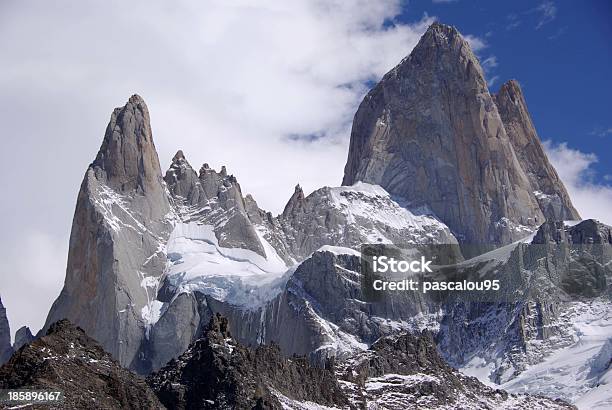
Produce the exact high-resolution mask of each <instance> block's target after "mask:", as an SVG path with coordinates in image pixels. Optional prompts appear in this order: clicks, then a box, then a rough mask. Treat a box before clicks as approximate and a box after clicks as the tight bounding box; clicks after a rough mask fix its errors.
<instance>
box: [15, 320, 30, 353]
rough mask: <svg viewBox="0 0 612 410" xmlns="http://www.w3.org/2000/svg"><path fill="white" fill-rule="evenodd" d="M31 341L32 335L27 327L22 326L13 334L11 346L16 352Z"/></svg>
mask: <svg viewBox="0 0 612 410" xmlns="http://www.w3.org/2000/svg"><path fill="white" fill-rule="evenodd" d="M33 340H34V335H32V332H31V331H30V328H29V327H27V326H22V327H20V328H19V330H17V332H16V333H15V344H14V345H13V349H14V350H15V351H17V350H19V349H20V348H21V346H24V345H27V344H29V343H31V342H32V341H33Z"/></svg>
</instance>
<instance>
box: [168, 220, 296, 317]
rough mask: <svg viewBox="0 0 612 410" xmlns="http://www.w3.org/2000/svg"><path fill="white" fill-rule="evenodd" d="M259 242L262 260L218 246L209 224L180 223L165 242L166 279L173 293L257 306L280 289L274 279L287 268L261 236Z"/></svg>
mask: <svg viewBox="0 0 612 410" xmlns="http://www.w3.org/2000/svg"><path fill="white" fill-rule="evenodd" d="M258 233H259V232H258ZM259 240H260V241H261V244H262V245H263V249H264V251H265V255H266V256H265V257H264V256H262V255H259V254H258V253H256V252H254V251H252V250H250V249H241V248H228V247H224V246H221V245H220V244H219V241H218V240H217V237H216V236H215V232H214V229H213V226H211V225H200V224H198V223H197V222H180V223H178V224H177V225H176V226H175V228H174V231H173V232H172V234H171V235H170V240H169V241H168V246H167V254H168V268H167V270H166V280H167V282H168V284H170V285H171V286H172V287H173V288H174V289H175V291H176V292H177V293H181V292H196V291H197V292H200V293H202V294H207V295H210V296H212V297H214V298H215V299H217V300H219V301H222V302H228V303H231V304H236V305H246V306H251V307H252V306H255V305H257V304H260V303H262V302H264V301H266V300H269V299H271V298H272V297H274V296H275V295H276V294H277V293H279V292H280V291H281V290H282V284H283V283H280V282H275V280H276V279H279V278H281V277H282V276H283V274H284V273H286V272H287V270H288V269H289V267H288V266H287V264H286V263H285V262H284V261H283V259H282V258H281V257H280V256H279V255H278V253H277V252H276V250H275V249H274V248H273V247H272V246H271V245H270V244H269V243H268V242H267V241H266V239H265V238H264V237H263V235H260V236H259ZM274 290H276V292H275V291H274Z"/></svg>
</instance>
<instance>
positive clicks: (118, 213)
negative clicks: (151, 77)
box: [41, 95, 171, 368]
mask: <svg viewBox="0 0 612 410" xmlns="http://www.w3.org/2000/svg"><path fill="white" fill-rule="evenodd" d="M170 211H171V208H170V204H169V201H168V197H167V195H166V190H165V187H164V184H163V179H162V176H161V170H160V167H159V160H158V158H157V152H156V151H155V146H154V144H153V137H152V134H151V127H150V124H149V113H148V110H147V107H146V105H145V103H144V101H143V100H142V98H140V97H139V96H137V95H134V96H132V97H131V98H130V99H129V101H128V102H127V104H126V105H125V106H124V107H122V108H116V109H115V110H114V111H113V113H112V115H111V119H110V122H109V124H108V127H107V129H106V133H105V135H104V141H103V142H102V146H101V148H100V151H99V152H98V155H97V156H96V159H95V161H94V162H93V163H92V164H91V165H90V166H89V168H88V169H87V172H86V174H85V178H84V180H83V183H82V185H81V190H80V192H79V195H78V198H77V204H76V210H75V214H74V219H73V223H72V231H71V234H70V244H69V253H68V265H67V268H66V280H65V284H64V288H63V289H62V292H61V294H60V295H59V297H58V298H57V300H56V301H55V302H54V304H53V306H52V308H51V310H50V312H49V315H48V317H47V321H46V324H45V327H44V328H43V330H42V331H41V334H44V332H45V330H46V329H48V327H49V325H50V324H51V323H54V322H55V321H57V320H60V319H64V318H67V319H70V320H71V321H72V322H74V323H76V324H77V325H79V326H81V327H82V328H83V329H85V330H86V331H87V332H88V334H90V335H92V337H94V338H95V339H96V340H98V341H99V342H100V343H101V344H102V346H103V347H104V348H105V349H106V350H107V351H108V352H110V353H111V354H112V355H113V357H115V358H117V359H118V360H119V362H120V363H121V364H122V365H124V366H130V365H131V366H133V367H134V368H137V367H138V364H137V363H135V362H137V361H138V358H137V357H136V356H137V352H138V349H139V346H140V343H141V341H142V339H143V338H144V334H145V328H146V318H145V315H143V309H145V311H146V308H147V307H148V304H149V302H150V300H151V298H153V297H154V295H155V293H156V285H157V283H158V278H159V276H161V273H162V271H163V268H164V266H165V255H164V254H163V253H162V252H161V249H163V245H164V244H165V243H166V241H167V240H168V237H169V235H170V232H171V223H170V219H171V214H170Z"/></svg>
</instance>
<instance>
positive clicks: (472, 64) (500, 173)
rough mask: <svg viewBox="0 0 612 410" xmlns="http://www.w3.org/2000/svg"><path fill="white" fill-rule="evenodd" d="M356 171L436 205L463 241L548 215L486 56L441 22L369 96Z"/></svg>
mask: <svg viewBox="0 0 612 410" xmlns="http://www.w3.org/2000/svg"><path fill="white" fill-rule="evenodd" d="M513 132H514V131H513ZM534 137H535V136H534ZM517 146H518V145H517ZM542 155H543V153H542ZM543 158H544V160H545V156H544V157H543ZM538 160H539V159H538ZM546 162H547V161H546ZM356 181H364V182H369V183H373V184H379V185H381V186H382V187H383V188H385V189H386V190H387V191H388V192H389V193H391V194H393V195H398V196H400V197H403V198H405V200H406V201H407V202H408V203H409V204H410V205H411V206H426V207H429V208H430V209H431V210H432V211H433V213H434V214H435V215H436V216H437V217H438V218H440V219H441V220H442V221H443V222H444V223H446V224H447V225H448V226H449V227H450V228H451V230H452V231H453V233H455V234H456V236H457V237H458V239H459V240H460V242H462V243H474V244H503V243H508V242H511V241H513V240H516V239H519V238H520V237H523V236H525V235H526V234H528V233H529V232H531V231H533V230H534V229H535V228H536V227H537V226H538V225H539V224H540V223H542V222H543V221H544V217H545V215H544V213H543V212H542V210H541V209H540V205H539V204H538V200H537V198H536V195H535V194H534V192H533V191H535V190H536V189H532V187H531V182H530V179H529V176H528V175H527V173H526V172H525V170H524V169H523V167H522V166H521V161H520V160H519V157H517V154H516V152H515V147H514V145H513V143H512V141H511V139H510V138H509V136H508V134H507V132H506V128H505V127H504V123H503V122H502V118H501V117H500V115H499V112H498V109H497V106H496V104H495V101H494V99H493V98H492V96H491V95H490V93H489V91H488V89H487V85H486V81H485V79H484V76H483V72H482V69H481V67H480V65H479V63H478V60H477V58H476V57H475V55H474V54H473V53H472V51H471V49H470V46H469V45H468V43H467V42H466V41H465V40H464V39H463V38H462V37H461V35H460V34H459V33H458V32H457V30H455V29H454V28H452V27H449V26H445V25H442V24H438V23H434V24H433V25H432V26H431V27H430V28H429V29H428V30H427V32H426V33H425V34H424V35H423V37H422V38H421V40H420V42H419V43H418V45H417V46H416V47H415V49H414V50H413V51H412V53H411V54H410V55H409V56H408V57H407V58H405V59H404V60H403V61H402V62H401V63H400V64H399V65H398V66H397V67H395V68H394V69H393V70H391V71H390V72H389V73H387V74H386V75H385V76H384V77H383V79H382V80H381V81H380V83H378V84H377V85H376V86H375V87H374V88H373V89H372V90H371V91H370V92H369V93H368V95H367V96H366V97H365V98H364V100H363V102H362V103H361V105H360V106H359V109H358V111H357V113H356V115H355V119H354V121H353V129H352V133H351V142H350V148H349V154H348V160H347V163H346V167H345V172H344V180H343V184H344V185H351V184H353V183H355V182H356ZM551 181H552V180H551ZM553 182H555V183H558V185H560V182H558V181H553ZM551 190H553V191H555V192H561V191H562V190H563V188H562V185H560V188H557V187H552V186H551ZM551 192H552V191H551ZM563 192H564V190H563Z"/></svg>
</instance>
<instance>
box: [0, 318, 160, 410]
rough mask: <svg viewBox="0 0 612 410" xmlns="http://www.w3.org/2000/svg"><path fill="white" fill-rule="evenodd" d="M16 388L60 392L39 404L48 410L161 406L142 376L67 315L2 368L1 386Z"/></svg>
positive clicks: (1, 387)
mask: <svg viewBox="0 0 612 410" xmlns="http://www.w3.org/2000/svg"><path fill="white" fill-rule="evenodd" d="M20 388H28V389H45V390H53V391H58V390H59V391H62V392H63V395H64V399H63V400H62V401H61V402H59V403H57V404H50V405H44V406H41V407H44V408H46V409H49V408H50V409H85V408H91V409H93V408H97V409H119V408H121V409H161V408H163V406H162V405H161V403H160V402H159V401H158V400H157V397H156V396H155V394H154V393H153V391H152V390H151V389H150V388H149V386H148V385H147V384H146V383H145V381H144V380H143V379H141V378H140V377H139V376H136V375H135V374H133V373H131V372H130V371H129V370H126V369H124V368H123V367H121V366H120V365H119V363H117V362H116V361H115V360H114V359H113V358H112V357H111V356H110V355H109V354H108V353H106V352H105V351H104V350H103V349H102V348H101V347H100V346H99V345H98V344H97V343H96V342H95V341H94V340H92V339H91V338H90V337H89V336H87V335H86V334H85V332H84V331H83V330H82V329H81V328H78V327H75V326H74V325H72V324H71V323H70V322H68V321H67V320H62V321H59V322H56V323H54V324H52V325H51V326H49V330H48V332H47V334H46V335H45V336H43V337H41V338H39V339H37V340H36V341H34V342H32V343H31V344H29V345H27V346H24V347H23V348H22V349H20V350H18V351H17V352H16V353H15V354H14V355H13V357H12V358H11V360H9V361H8V363H6V364H5V365H4V366H2V367H1V368H0V389H20ZM34 408H36V407H34Z"/></svg>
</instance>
